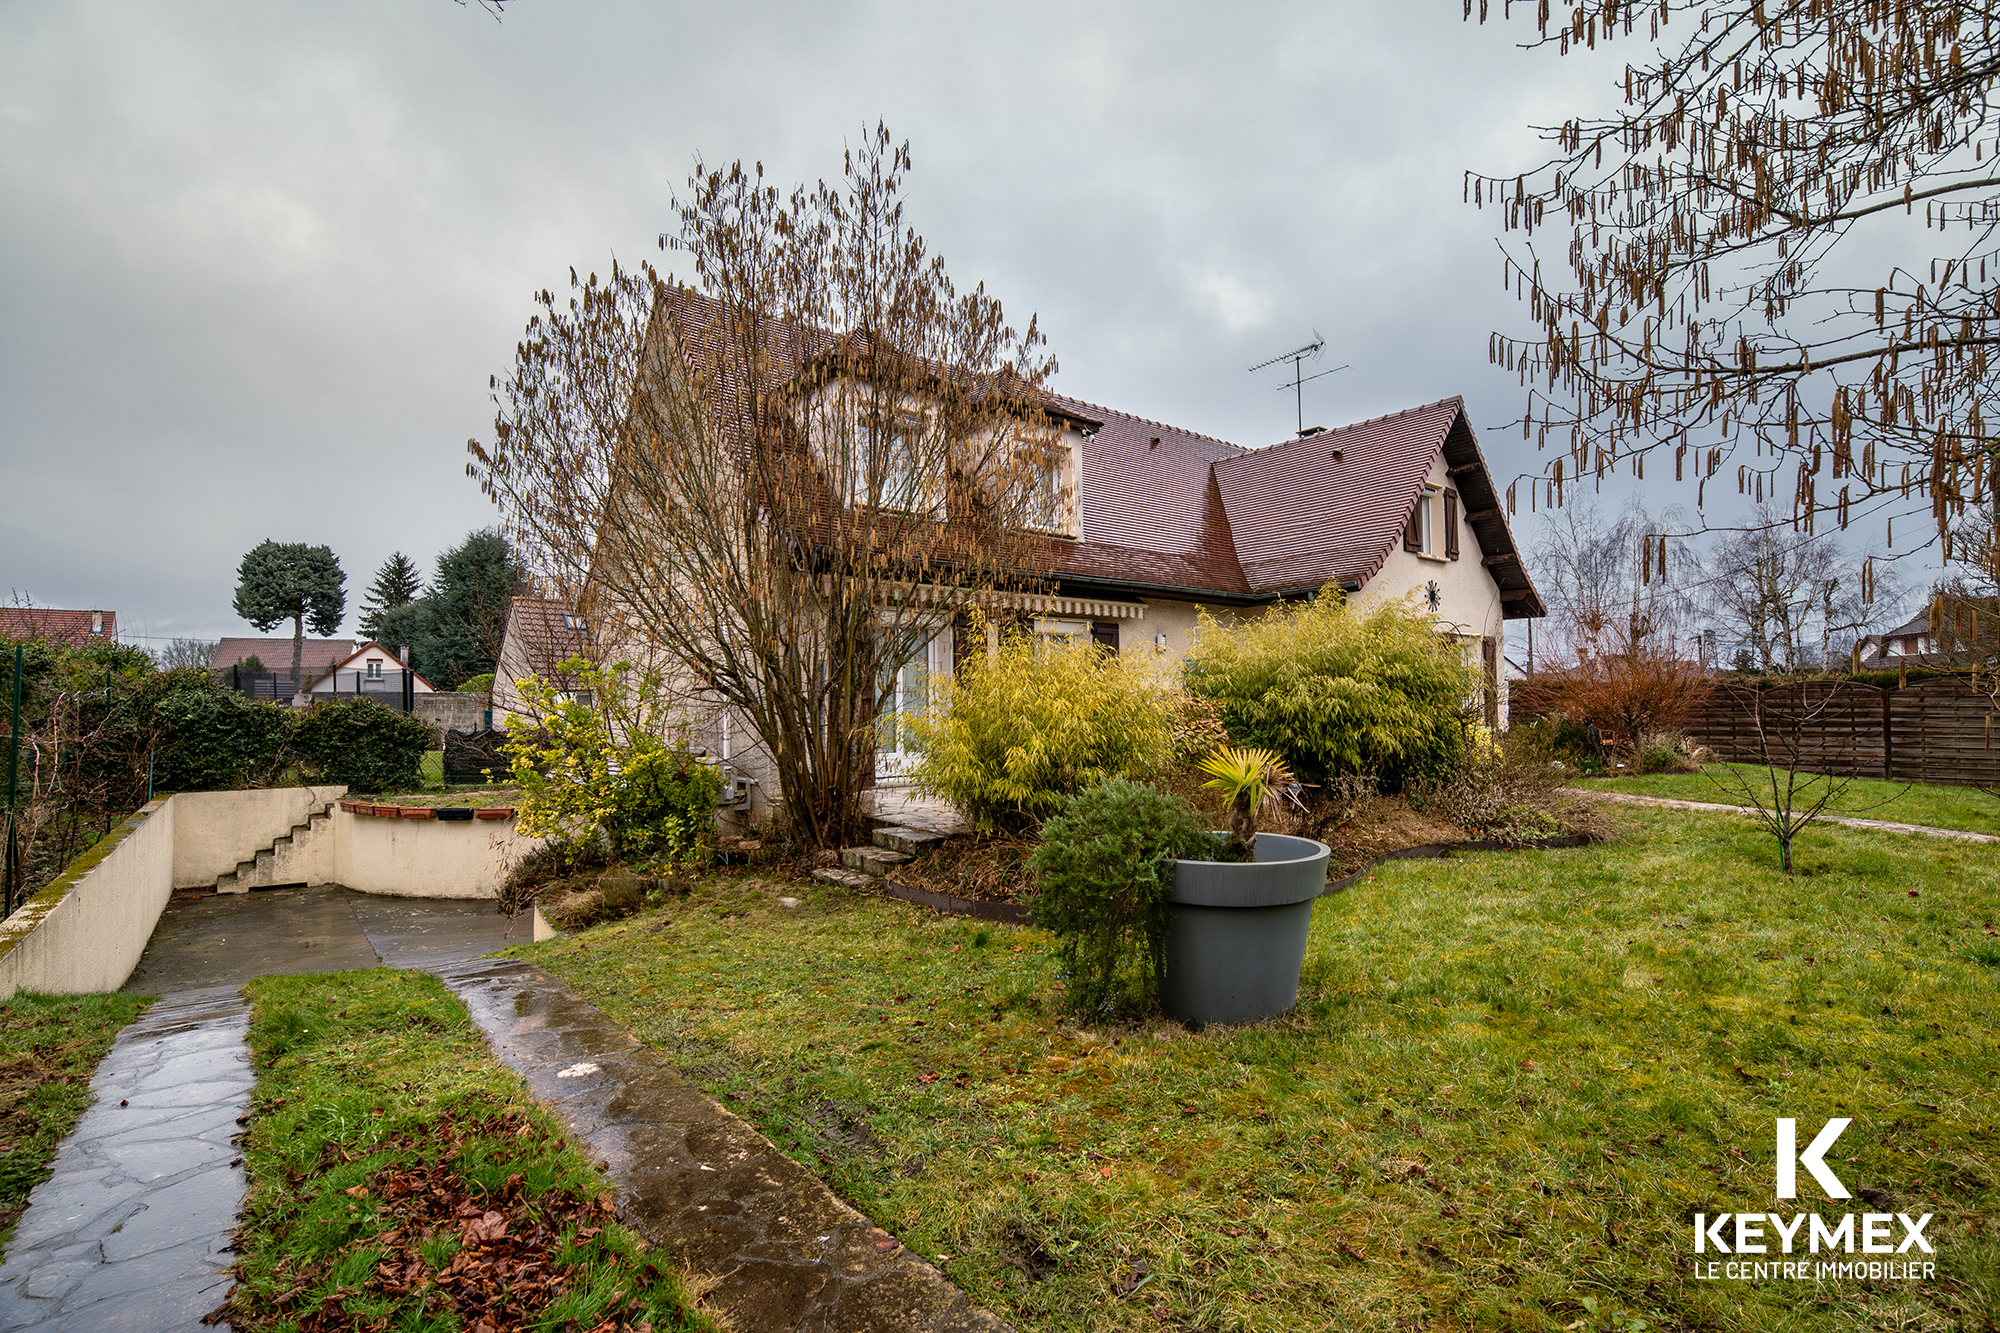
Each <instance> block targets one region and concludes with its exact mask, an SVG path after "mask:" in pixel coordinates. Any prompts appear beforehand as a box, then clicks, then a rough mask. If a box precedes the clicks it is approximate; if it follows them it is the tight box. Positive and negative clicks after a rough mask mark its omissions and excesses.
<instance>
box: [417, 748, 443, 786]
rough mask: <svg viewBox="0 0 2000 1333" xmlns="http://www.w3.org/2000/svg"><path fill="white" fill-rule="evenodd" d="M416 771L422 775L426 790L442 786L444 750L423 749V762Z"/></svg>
mask: <svg viewBox="0 0 2000 1333" xmlns="http://www.w3.org/2000/svg"><path fill="white" fill-rule="evenodd" d="M418 771H419V772H420V773H421V774H422V775H423V785H424V787H425V789H426V790H428V789H430V788H433V787H442V786H444V751H443V750H425V751H424V762H423V764H422V766H421V767H420V768H419V769H418Z"/></svg>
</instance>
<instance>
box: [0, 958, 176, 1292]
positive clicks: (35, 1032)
mask: <svg viewBox="0 0 2000 1333" xmlns="http://www.w3.org/2000/svg"><path fill="white" fill-rule="evenodd" d="M151 1003H152V1001H151V1000H150V999H148V998H146V997H144V996H138V995H124V994H120V993H117V992H113V993H111V994H107V995H32V994H28V993H26V992H23V993H21V994H18V995H16V996H14V998H13V999H11V1000H8V1001H7V1002H5V1003H4V1004H0V1254H4V1253H5V1251H6V1246H7V1242H8V1241H9V1240H11V1239H12V1238H13V1234H14V1224H15V1223H16V1222H18V1221H20V1220H21V1212H22V1210H23V1209H25V1208H26V1207H27V1206H28V1195H29V1194H30V1193H31V1192H32V1191H33V1190H34V1188H35V1186H37V1185H39V1184H41V1183H42V1182H43V1181H44V1180H47V1179H48V1178H49V1159H50V1158H52V1157H54V1156H55V1152H56V1145H57V1144H59V1143H61V1142H62V1141H63V1139H64V1138H65V1137H66V1136H67V1135H68V1134H69V1132H70V1131H71V1130H72V1129H74V1128H76V1122H77V1120H78V1119H79V1118H80V1117H81V1116H82V1115H83V1113H84V1111H85V1109H86V1108H88V1107H89V1106H90V1103H91V1102H92V1101H93V1100H94V1098H93V1097H92V1095H91V1091H90V1078H91V1075H92V1074H93V1073H95V1072H96V1070H97V1064H98V1062H99V1061H100V1060H102V1059H103V1058H104V1053H105V1052H106V1051H107V1050H109V1049H111V1043H112V1042H113V1041H115V1040H116V1039H117V1037H118V1030H119V1029H120V1028H122V1027H124V1026H125V1025H126V1024H127V1023H129V1022H131V1021H132V1020H133V1019H134V1018H137V1017H138V1016H139V1013H140V1011H141V1010H143V1009H144V1008H145V1007H146V1006H147V1005H148V1004H151Z"/></svg>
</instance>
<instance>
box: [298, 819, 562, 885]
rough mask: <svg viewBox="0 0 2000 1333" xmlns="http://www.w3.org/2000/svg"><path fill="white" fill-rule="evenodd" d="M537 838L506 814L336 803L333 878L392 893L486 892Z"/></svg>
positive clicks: (532, 847) (500, 880) (525, 852)
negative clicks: (413, 811)
mask: <svg viewBox="0 0 2000 1333" xmlns="http://www.w3.org/2000/svg"><path fill="white" fill-rule="evenodd" d="M540 845H541V839H539V838H524V837H522V836H521V835H520V834H519V833H516V832H515V831H514V821H513V820H511V819H507V820H497V819H496V820H486V819H472V820H465V821H461V822H455V823H446V822H444V821H443V820H437V819H378V818H376V817H375V816H372V815H354V814H349V813H348V812H347V811H345V810H338V809H336V810H335V811H334V813H333V839H332V846H333V878H332V882H333V883H336V884H342V885H345V886H346V887H348V888H350V889H358V890H359V891H361V892H362V893H379V894H384V895H386V896H389V897H395V898H490V897H492V896H493V895H494V894H496V893H498V892H499V891H500V885H501V882H502V881H503V880H505V879H506V878H507V872H508V871H510V870H512V869H513V868H514V866H515V864H516V863H517V862H518V861H520V859H521V858H522V857H524V856H526V855H527V854H528V853H529V852H531V851H533V850H534V849H535V848H536V847H538V846H540Z"/></svg>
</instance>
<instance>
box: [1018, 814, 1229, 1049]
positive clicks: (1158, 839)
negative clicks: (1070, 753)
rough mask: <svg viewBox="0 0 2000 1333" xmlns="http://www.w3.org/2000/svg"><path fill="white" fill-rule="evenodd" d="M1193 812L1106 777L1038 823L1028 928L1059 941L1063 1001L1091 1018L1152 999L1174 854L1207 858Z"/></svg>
mask: <svg viewBox="0 0 2000 1333" xmlns="http://www.w3.org/2000/svg"><path fill="white" fill-rule="evenodd" d="M1205 825H1206V821H1205V820H1203V819H1202V817H1201V816H1200V815H1199V814H1198V813H1196V811H1195V810H1194V808H1193V807H1192V806H1190V805H1188V804H1187V803H1186V802H1185V801H1183V800H1181V799H1180V798H1178V797H1175V796H1170V795H1168V794H1167V793H1165V792H1163V791H1161V790H1159V789H1158V788H1157V787H1153V786H1150V785H1148V784H1146V783H1141V782H1130V781H1126V780H1124V779H1118V778H1113V779H1110V780H1108V781H1104V782H1100V783H1098V784H1096V785H1095V786H1092V787H1090V788H1088V789H1086V790H1085V791H1083V792H1081V793H1079V794H1078V795H1077V796H1076V797H1074V798H1073V799H1071V800H1070V801H1069V802H1068V803H1067V804H1066V805H1065V806H1064V807H1063V809H1062V811H1061V813H1059V814H1057V815H1056V816H1055V817H1054V818H1052V819H1050V820H1049V821H1048V822H1047V823H1045V824H1043V825H1042V840H1041V844H1040V845H1039V846H1037V847H1036V848H1035V850H1034V852H1033V854H1032V855H1031V856H1030V857H1029V859H1028V867H1029V869H1030V871H1032V872H1033V874H1034V879H1035V887H1034V890H1033V893H1032V895H1031V896H1030V899H1029V906H1030V908H1031V910H1032V911H1033V913H1034V920H1035V924H1036V925H1037V926H1040V927H1041V928H1042V929H1044V930H1047V931H1051V932H1053V933H1054V934H1055V935H1056V937H1057V938H1058V940H1059V944H1058V957H1059V959H1060V962H1061V966H1062V970H1063V972H1064V973H1065V974H1066V975H1067V978H1068V982H1067V993H1066V999H1067V1002H1068V1006H1069V1008H1070V1009H1071V1010H1072V1011H1073V1012H1074V1013H1077V1014H1079V1015H1084V1016H1090V1017H1099V1016H1103V1015H1106V1014H1109V1013H1112V1012H1114V1011H1116V1010H1118V1009H1119V1008H1122V1007H1127V1006H1130V1005H1133V1004H1139V1005H1143V1006H1150V1005H1151V1003H1152V1002H1153V1001H1154V1000H1155V999H1156V998H1157V997H1158V994H1159V982H1160V969H1161V966H1162V963H1163V961H1164V957H1165V950H1166V941H1167V927H1168V924H1169V922H1170V920H1171V917H1170V909H1169V908H1168V906H1167V902H1166V894H1167V890H1168V888H1170V887H1171V886H1172V884H1173V863H1174V860H1175V858H1178V857H1186V858H1198V859H1207V858H1210V857H1212V856H1213V855H1214V854H1215V849H1216V838H1215V835H1214V834H1212V833H1210V832H1209V831H1208V829H1207V828H1206V827H1205Z"/></svg>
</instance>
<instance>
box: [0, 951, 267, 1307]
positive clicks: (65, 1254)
mask: <svg viewBox="0 0 2000 1333" xmlns="http://www.w3.org/2000/svg"><path fill="white" fill-rule="evenodd" d="M248 1017H249V1008H248V1006H247V1005H245V1004H244V1002H243V998H242V997H241V996H239V995H237V994H236V993H235V992H234V990H233V989H231V988H228V987H224V988H220V989H209V990H199V991H191V992H187V993H184V994H182V995H179V996H176V997H174V998H172V999H167V1000H163V1001H161V1002H160V1003H159V1004H156V1005H154V1006H153V1007H152V1008H151V1009H149V1010H148V1011H147V1012H146V1013H145V1014H143V1015H141V1016H140V1017H139V1018H138V1019H137V1020H135V1021H134V1022H132V1023H131V1024H130V1025H129V1026H127V1027H126V1028H125V1030H124V1031H123V1032H121V1033H119V1034H118V1040H117V1041H116V1042H115V1043H114V1044H113V1045H112V1047H111V1050H110V1052H109V1053H108V1054H106V1055H105V1057H104V1061H103V1063H102V1064H100V1065H99V1066H98V1068H97V1076H96V1077H95V1078H94V1079H92V1080H91V1089H92V1090H93V1091H94V1092H95V1093H96V1094H97V1102H96V1104H95V1105H93V1106H92V1107H91V1108H90V1109H89V1110H88V1111H85V1112H84V1114H83V1119H82V1120H81V1121H79V1122H78V1124H77V1127H76V1129H75V1131H74V1132H73V1133H71V1135H70V1136H69V1137H68V1138H67V1139H65V1140H63V1144H62V1147H60V1148H59V1149H57V1150H56V1157H55V1161H54V1162H53V1163H52V1166H53V1169H54V1172H55V1174H54V1175H53V1176H51V1177H50V1178H49V1179H48V1180H46V1181H44V1182H42V1184H41V1185H39V1186H38V1187H36V1189H35V1192H34V1194H33V1195H32V1196H31V1198H30V1201H29V1204H28V1211H27V1213H26V1214H24V1215H23V1216H22V1218H21V1224H20V1226H19V1227H17V1228H16V1229H15V1232H14V1238H13V1240H12V1241H11V1242H9V1244H8V1246H7V1262H6V1264H5V1266H4V1267H0V1329H46V1330H79V1331H80V1330H85V1329H89V1330H92V1331H93V1333H95V1331H96V1330H106V1331H107V1333H109V1331H111V1330H131V1333H154V1330H168V1329H175V1330H178V1329H187V1330H190V1331H192V1330H197V1329H199V1328H201V1323H200V1320H201V1316H202V1315H203V1314H205V1313H207V1312H208V1311H210V1310H212V1309H214V1308H215V1307H216V1306H218V1305H220V1304H221V1303H222V1301H223V1298H224V1297H226V1296H227V1295H228V1294H229V1284H230V1277H229V1271H228V1270H229V1265H230V1263H231V1262H232V1261H231V1258H230V1256H229V1254H228V1253H227V1252H226V1247H227V1246H228V1244H229V1235H230V1232H231V1231H232V1230H234V1229H235V1219H236V1209H237V1207H238V1206H239V1205H240V1204H241V1203H242V1200H243V1168H242V1166H241V1161H242V1159H241V1158H239V1157H237V1155H236V1149H235V1147H234V1146H233V1144H232V1142H231V1140H232V1139H233V1138H234V1137H235V1135H236V1134H237V1133H238V1130H237V1126H236V1117H237V1116H240V1115H242V1114H244V1113H245V1112H246V1111H247V1110H248V1109H249V1105H250V1086H251V1083H252V1082H253V1078H252V1075H251V1073H250V1057H249V1054H248V1052H246V1051H245V1050H244V1048H243V1031H244V1027H245V1025H246V1024H247V1022H248ZM223 1327H225V1328H226V1327H227V1325H224V1326H223Z"/></svg>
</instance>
